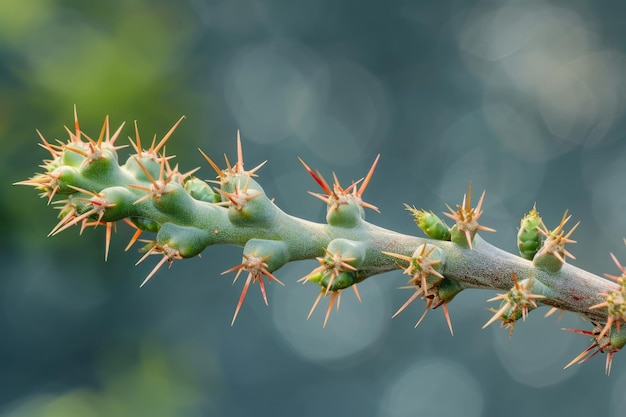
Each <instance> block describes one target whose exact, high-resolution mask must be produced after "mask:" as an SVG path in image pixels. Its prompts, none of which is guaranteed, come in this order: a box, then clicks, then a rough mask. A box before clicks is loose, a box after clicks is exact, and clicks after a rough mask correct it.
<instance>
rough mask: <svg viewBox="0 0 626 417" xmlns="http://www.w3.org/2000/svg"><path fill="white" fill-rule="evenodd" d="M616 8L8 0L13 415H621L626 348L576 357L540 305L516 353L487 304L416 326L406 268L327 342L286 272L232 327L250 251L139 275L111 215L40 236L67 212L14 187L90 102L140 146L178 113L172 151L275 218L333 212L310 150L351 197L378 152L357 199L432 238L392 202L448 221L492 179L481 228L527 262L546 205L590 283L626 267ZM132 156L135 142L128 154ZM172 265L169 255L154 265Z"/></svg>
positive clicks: (402, 0) (3, 404)
mask: <svg viewBox="0 0 626 417" xmlns="http://www.w3.org/2000/svg"><path fill="white" fill-rule="evenodd" d="M625 14H626V6H624V4H623V3H621V2H608V1H591V0H588V1H585V0H575V1H569V0H568V1H566V0H563V1H458V0H443V1H408V0H399V1H393V2H382V1H380V2H377V1H356V0H347V1H341V2H337V1H306V2H304V1H302V2H298V1H285V0H282V1H281V0H276V1H254V0H215V1H211V0H184V1H166V0H161V1H159V0H156V1H149V0H112V1H106V2H86V1H79V0H74V1H70V0H26V1H22V0H3V1H2V2H0V62H1V65H0V141H1V149H2V152H1V154H0V177H1V178H2V179H3V181H2V185H1V186H0V215H1V217H0V218H1V221H0V227H1V229H0V239H1V240H0V262H1V271H2V272H1V275H2V279H1V280H0V312H1V313H0V338H1V339H0V340H1V341H0V416H1V417H22V416H29V417H30V416H34V417H39V416H46V417H48V416H50V417H57V416H58V417H74V416H81V417H84V416H87V417H91V416H233V417H236V416H251V415H255V416H318V415H329V416H346V415H359V416H364V417H365V416H376V417H388V416H389V417H395V416H418V415H428V416H450V415H463V416H468V417H477V416H492V415H502V414H503V413H505V414H506V415H508V416H526V415H531V414H534V415H546V414H550V415H554V414H556V415H569V416H583V415H592V414H593V415H606V416H623V415H624V413H625V411H624V410H625V409H626V396H625V395H624V392H625V389H626V358H625V357H622V356H623V355H621V354H617V355H616V358H615V361H614V365H613V371H612V374H611V376H610V377H606V376H605V375H604V355H599V356H598V357H595V358H593V359H592V360H590V361H589V362H588V363H586V364H584V365H582V366H574V367H572V368H570V369H567V370H565V371H564V370H563V369H562V368H563V366H564V365H565V364H566V363H567V362H569V360H571V359H572V358H573V357H574V356H576V355H577V354H578V353H579V352H580V351H582V350H583V349H584V348H586V347H587V346H588V345H589V343H590V342H589V340H586V338H585V337H583V336H580V335H575V334H572V333H567V332H564V331H562V330H561V328H562V327H574V328H584V329H589V328H590V325H589V323H585V322H583V321H582V320H581V319H579V318H578V317H575V316H573V315H568V314H566V315H565V316H563V317H562V318H561V319H560V321H559V319H557V317H556V315H555V316H552V317H550V318H548V319H544V318H543V314H544V312H545V311H546V310H547V309H545V308H542V309H540V310H538V311H536V312H535V313H533V314H531V315H530V318H529V320H528V321H527V322H526V323H519V324H518V325H517V326H516V328H515V333H514V335H513V337H512V338H509V336H508V330H506V329H501V328H499V327H498V326H492V327H490V328H488V329H486V330H481V326H482V325H483V323H485V322H486V321H487V320H488V318H489V317H490V313H489V312H488V311H486V308H488V307H489V305H488V304H487V303H486V300H487V299H488V298H490V297H492V296H493V295H494V293H493V292H488V291H466V292H465V293H462V294H460V295H459V296H458V298H457V299H456V300H455V301H454V302H453V303H452V304H451V305H450V314H451V316H452V322H453V325H454V330H455V334H454V336H453V337H452V336H450V334H449V332H448V329H447V326H446V324H445V321H444V319H443V316H442V313H441V311H440V310H436V311H433V312H430V313H429V315H428V316H427V318H426V320H425V321H424V322H423V323H422V325H421V326H420V327H419V328H417V329H414V328H413V326H414V324H415V322H416V321H417V319H418V318H419V316H420V315H421V313H422V310H423V307H424V304H423V302H421V301H417V302H415V303H414V304H413V305H411V306H410V307H409V308H408V309H407V310H406V311H405V312H403V313H402V314H401V315H400V316H398V317H397V318H395V319H393V320H391V319H390V316H391V315H392V314H393V312H394V311H395V310H396V309H397V308H398V307H399V306H400V305H402V303H403V302H404V301H405V299H406V298H407V297H408V295H409V294H410V293H407V292H406V291H402V290H398V289H397V287H400V286H402V285H404V283H405V282H406V276H403V275H402V274H401V273H400V272H395V273H389V274H385V275H381V276H378V277H374V278H372V279H370V280H368V281H367V282H365V283H363V284H361V285H360V291H361V295H362V298H363V303H362V304H359V303H358V302H356V301H355V298H354V297H353V295H352V294H351V293H347V294H345V295H344V297H343V300H342V306H341V309H340V311H339V312H338V313H333V315H332V317H331V320H330V323H329V325H328V326H327V328H326V329H324V330H322V326H321V324H322V321H323V312H322V310H323V308H322V309H319V311H317V312H316V314H314V315H313V316H312V317H311V319H310V320H308V321H307V320H306V315H307V313H308V311H309V308H310V306H311V304H312V302H313V300H314V298H315V296H316V294H317V289H316V288H314V287H313V286H309V285H304V286H303V285H299V284H296V280H297V279H298V278H300V277H302V276H304V275H306V273H307V272H308V271H310V270H311V269H312V268H313V267H314V266H315V263H313V262H302V263H297V264H293V265H289V266H287V267H284V268H283V269H282V270H279V271H278V272H277V276H278V278H280V279H281V280H282V281H283V282H285V283H286V284H287V285H286V287H284V288H283V287H280V286H277V285H272V286H270V293H269V298H270V306H269V307H266V306H265V305H264V304H263V301H262V298H261V296H260V294H259V291H258V289H257V288H253V289H252V290H251V291H250V292H249V294H248V297H247V300H246V302H245V304H244V307H243V309H242V311H241V312H240V314H239V317H238V320H237V322H236V323H235V325H234V326H233V327H231V326H230V321H231V317H232V314H233V311H234V308H235V305H236V302H237V300H238V297H239V293H240V291H241V285H242V282H241V280H240V281H239V282H238V283H236V284H235V285H234V286H233V285H232V283H231V282H232V274H231V275H228V276H221V275H220V273H221V272H222V271H224V270H226V269H228V268H230V267H231V266H233V265H235V264H237V263H239V262H240V259H241V249H240V248H236V247H216V248H209V249H208V250H206V251H205V252H204V253H203V256H202V258H196V259H192V260H187V261H184V262H176V263H175V264H174V265H173V266H172V268H171V269H169V270H168V269H166V268H163V269H162V270H161V271H159V273H158V274H157V275H156V277H155V278H153V279H152V281H151V282H150V283H149V285H147V286H146V287H144V288H142V289H140V288H139V284H140V283H141V281H142V280H143V278H144V277H145V276H146V275H147V274H148V273H149V271H150V270H151V268H152V266H153V265H154V264H150V262H146V263H144V264H141V265H140V266H138V267H134V266H133V264H134V263H135V261H136V260H137V259H138V258H139V254H137V252H136V250H135V248H133V249H131V250H130V251H129V252H124V250H123V249H124V247H125V245H126V243H127V241H128V239H129V238H130V235H131V231H130V230H129V228H126V227H125V226H124V225H120V227H119V228H118V231H117V233H116V234H115V236H114V239H113V244H112V248H111V254H110V256H109V261H108V262H106V263H105V262H104V259H103V258H104V230H102V229H96V230H87V231H85V232H84V233H83V236H80V237H79V235H78V228H72V229H70V230H69V231H67V232H64V233H62V234H61V235H59V236H54V237H51V238H47V237H46V235H47V234H48V232H49V231H50V229H51V228H52V227H53V226H54V224H55V223H56V219H55V216H56V211H55V210H53V209H52V208H51V207H46V204H45V200H40V199H38V198H37V195H36V193H35V192H33V189H31V188H28V187H15V186H11V183H13V182H15V181H19V180H23V179H26V178H28V177H29V176H31V175H32V174H34V173H35V172H36V171H37V170H38V167H37V166H38V164H39V163H40V161H41V159H42V158H44V157H47V155H46V152H45V151H44V150H42V149H41V148H39V147H38V146H37V142H38V140H39V139H38V137H37V135H36V133H35V129H36V128H38V129H40V130H41V131H42V133H43V134H44V135H45V136H46V137H47V138H48V139H49V140H53V139H55V138H59V139H65V137H66V133H65V130H64V128H63V126H64V125H68V126H71V125H72V123H73V115H72V109H73V105H74V104H76V105H77V107H78V112H79V116H80V120H81V126H82V128H83V130H85V131H86V132H87V133H88V134H89V135H90V136H96V135H97V134H98V132H99V129H100V127H101V124H102V121H103V120H104V116H105V115H107V114H108V115H109V116H110V119H111V123H112V124H113V125H115V126H117V125H119V124H121V123H122V122H123V121H126V122H127V126H126V129H125V131H124V134H123V137H126V136H128V135H132V134H133V132H132V122H133V121H134V120H137V121H138V123H139V127H140V130H141V132H142V134H143V136H144V137H147V138H150V137H152V135H153V134H157V135H159V136H161V135H163V134H164V133H165V132H166V131H167V130H168V129H169V127H170V126H171V125H172V124H173V123H174V122H175V121H176V120H177V119H178V118H179V117H180V116H181V115H186V116H187V118H186V120H185V121H184V123H183V124H182V125H181V127H180V128H179V129H178V130H177V131H176V133H175V135H174V138H173V139H172V140H171V141H170V142H169V143H168V149H167V150H168V153H173V154H176V155H177V156H178V162H179V163H180V164H181V169H192V168H194V167H197V166H202V167H203V168H202V170H201V171H200V176H201V177H203V178H207V179H209V178H212V177H213V176H214V175H215V174H214V173H213V172H212V170H211V169H210V167H208V166H207V164H206V163H205V162H203V158H202V157H201V155H200V154H199V153H198V152H197V148H198V147H201V148H202V149H203V150H204V151H205V152H207V153H208V154H210V155H212V156H213V157H214V158H215V159H216V160H221V158H222V157H221V155H222V154H223V153H224V152H226V153H228V154H229V155H231V160H232V159H233V158H234V151H235V137H236V130H237V129H241V133H242V138H243V141H244V146H245V148H244V152H245V156H246V161H247V163H248V164H249V165H248V166H254V165H256V164H258V163H260V162H262V161H264V160H266V159H267V160H269V163H268V165H267V166H266V167H264V168H263V169H262V170H261V171H260V181H261V182H262V184H264V186H265V187H266V191H267V192H268V194H269V195H270V196H271V197H274V198H275V199H276V202H277V204H278V205H279V206H280V207H282V208H283V209H284V210H285V211H287V212H289V213H291V214H295V215H298V216H300V217H305V218H307V219H311V220H316V221H323V218H324V207H322V206H323V205H322V204H321V203H320V202H319V201H317V200H315V199H313V198H312V197H310V196H309V195H308V194H307V193H306V191H307V190H314V191H319V190H316V185H315V184H314V183H313V181H311V179H310V178H309V177H308V175H307V174H306V172H305V171H304V170H303V169H302V167H301V166H300V164H299V162H298V161H297V157H298V156H301V157H303V158H304V159H305V160H306V161H307V163H308V164H309V165H310V166H312V167H314V168H316V169H319V170H320V171H321V172H322V173H323V174H325V175H326V176H327V177H329V176H330V175H331V173H332V172H333V171H335V172H336V173H337V175H338V177H339V178H340V179H342V180H343V181H344V184H349V183H350V181H351V180H357V179H359V178H361V177H362V176H363V175H364V174H365V173H366V172H367V169H368V168H369V166H370V164H371V163H372V161H373V159H374V158H375V156H376V155H377V154H378V153H381V154H382V157H381V161H380V163H379V166H378V169H377V173H376V175H375V177H374V179H373V180H372V183H371V185H370V186H369V188H368V190H367V192H366V194H365V196H364V197H365V199H366V200H367V201H369V202H371V203H372V204H375V205H377V206H378V207H379V208H380V209H381V212H382V214H377V213H374V212H368V213H367V215H368V219H369V220H371V221H372V222H374V223H377V224H379V225H381V226H384V227H388V228H393V229H396V230H400V231H404V232H407V233H417V234H419V231H418V230H417V229H416V228H415V227H414V225H413V223H412V221H411V218H410V216H409V215H408V214H407V213H406V211H405V210H404V209H403V207H402V203H405V202H406V203H410V204H414V205H416V206H417V207H418V208H419V207H423V208H426V209H431V210H433V211H435V212H441V211H442V210H444V209H445V206H444V203H445V202H448V203H450V204H456V203H459V202H460V200H461V198H462V195H463V192H464V191H465V190H466V187H467V184H468V181H470V180H471V181H472V183H473V185H474V189H475V190H479V191H480V190H482V189H486V190H487V196H486V200H485V204H484V209H485V215H484V224H486V225H488V226H491V227H494V228H496V229H497V230H498V232H497V233H493V234H489V235H488V236H484V237H485V238H486V239H488V240H489V241H490V242H492V243H494V244H496V245H498V246H500V247H502V248H503V249H506V250H509V251H512V252H514V251H515V250H516V247H515V234H516V232H517V229H516V227H517V225H518V224H519V219H520V217H521V216H522V214H523V213H524V212H526V211H528V210H529V209H530V208H531V207H532V206H533V204H534V203H535V202H537V207H538V209H539V210H540V212H541V214H542V216H543V218H544V220H545V221H546V223H547V224H548V225H549V226H551V227H554V226H555V225H556V224H557V223H558V221H559V220H560V218H561V215H562V214H563V212H564V210H565V209H569V210H570V212H571V213H572V216H573V220H574V221H578V220H580V221H581V222H582V223H581V226H580V227H579V228H578V230H577V231H576V233H575V234H574V236H573V237H574V238H575V239H577V240H578V241H579V243H578V244H576V245H574V246H572V247H571V252H572V253H573V254H574V255H575V256H576V257H577V259H576V260H572V261H571V263H573V264H575V265H577V266H580V267H583V268H585V269H588V270H591V271H593V272H595V273H597V274H604V273H616V272H617V269H616V267H615V265H613V264H612V262H611V261H610V258H609V253H610V252H614V253H615V254H616V255H617V257H618V258H620V259H622V262H626V250H625V249H626V248H624V243H623V237H624V236H626V220H625V213H626V194H625V193H624V183H625V180H626V143H625V141H624V131H625V128H626V117H625V116H626V81H625V74H626V42H625V41H624V39H626V26H625V25H624V18H625ZM122 154H124V151H122ZM155 262H156V261H155Z"/></svg>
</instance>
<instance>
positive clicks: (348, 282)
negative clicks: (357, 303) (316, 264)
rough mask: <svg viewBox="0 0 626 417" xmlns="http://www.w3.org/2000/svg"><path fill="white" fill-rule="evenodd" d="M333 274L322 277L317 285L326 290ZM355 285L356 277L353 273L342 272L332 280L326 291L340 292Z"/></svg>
mask: <svg viewBox="0 0 626 417" xmlns="http://www.w3.org/2000/svg"><path fill="white" fill-rule="evenodd" d="M332 276H333V274H332V273H330V272H328V273H325V274H323V275H322V277H321V278H320V281H319V284H320V285H321V286H322V287H323V288H328V283H329V282H330V281H331V278H332ZM354 284H356V276H355V274H354V272H349V271H342V272H340V273H339V274H337V276H335V278H334V279H333V280H332V283H331V284H330V288H328V291H341V290H345V289H346V288H348V287H351V286H352V285H354Z"/></svg>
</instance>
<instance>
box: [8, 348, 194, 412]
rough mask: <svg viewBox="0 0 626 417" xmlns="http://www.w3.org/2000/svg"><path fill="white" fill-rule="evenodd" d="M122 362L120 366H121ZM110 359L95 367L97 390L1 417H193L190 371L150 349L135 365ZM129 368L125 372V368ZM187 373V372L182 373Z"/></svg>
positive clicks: (26, 402)
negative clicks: (97, 376) (96, 371)
mask: <svg viewBox="0 0 626 417" xmlns="http://www.w3.org/2000/svg"><path fill="white" fill-rule="evenodd" d="M120 362H121V363H120ZM124 362H128V361H127V360H125V359H121V360H120V358H108V360H105V361H102V363H101V364H100V365H99V366H98V373H99V375H100V378H99V380H98V381H97V383H96V384H94V385H96V386H95V387H93V388H88V387H79V388H74V389H70V390H67V391H63V392H60V393H58V394H56V395H53V394H44V395H36V396H33V397H27V398H25V399H22V401H21V402H19V403H18V404H17V405H15V406H14V407H11V408H10V409H9V411H7V412H5V413H2V414H1V415H2V417H99V416H101V417H111V416H154V417H157V416H163V417H165V416H191V415H196V413H198V404H199V403H202V399H201V398H200V393H199V392H198V389H197V386H196V381H194V380H193V378H192V376H191V375H190V373H189V372H188V367H187V368H186V367H184V366H182V367H181V366H180V365H181V364H180V361H178V362H179V363H177V361H176V360H173V359H172V358H171V357H168V354H167V353H166V352H164V351H162V350H161V349H159V348H158V347H156V346H155V345H154V344H149V345H147V346H145V347H144V348H143V349H142V350H141V352H140V353H139V355H138V358H137V362H136V363H132V364H129V363H124ZM123 365H127V366H123ZM186 369H187V371H186Z"/></svg>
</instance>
